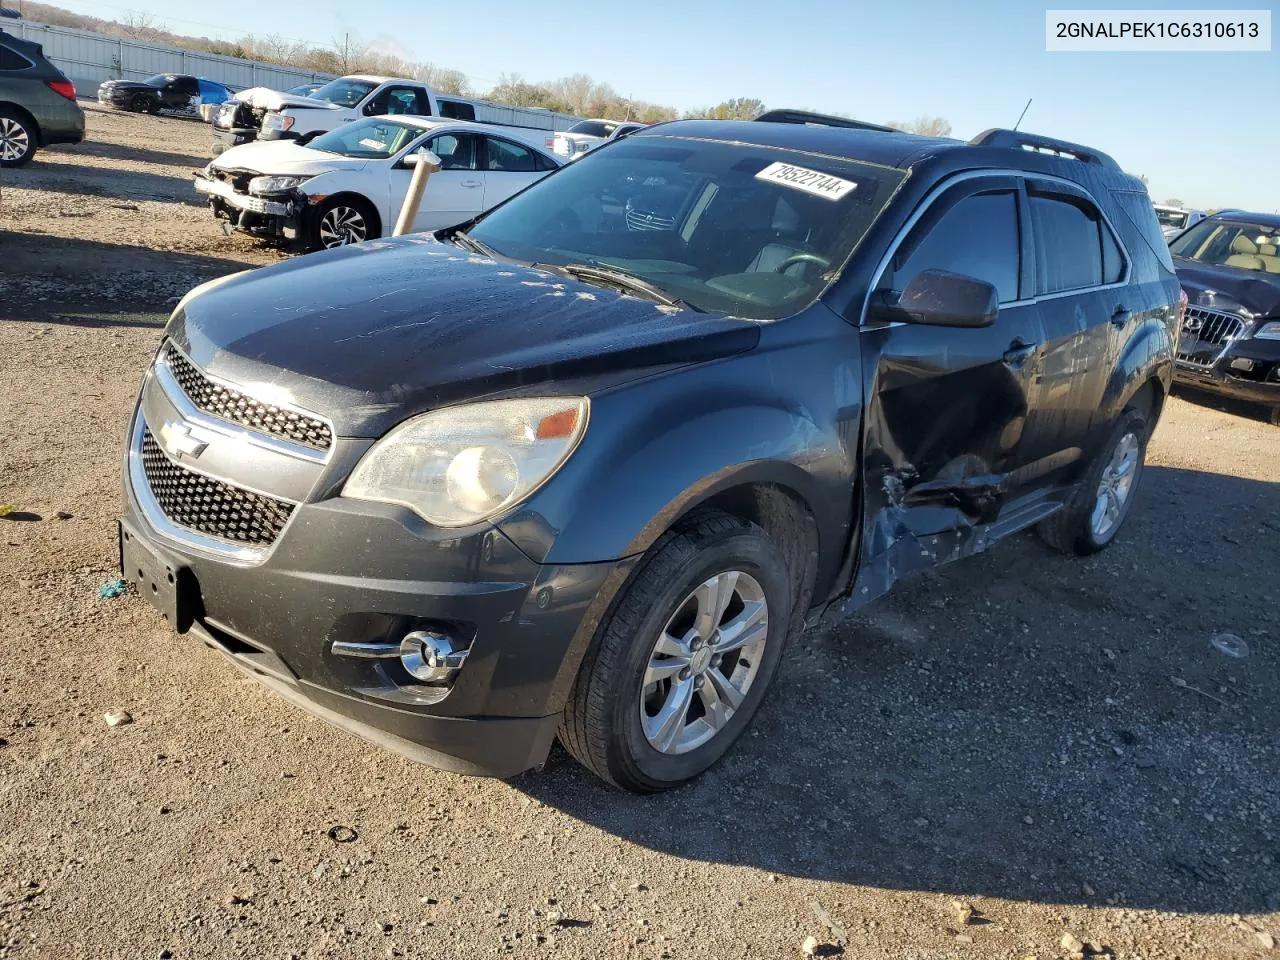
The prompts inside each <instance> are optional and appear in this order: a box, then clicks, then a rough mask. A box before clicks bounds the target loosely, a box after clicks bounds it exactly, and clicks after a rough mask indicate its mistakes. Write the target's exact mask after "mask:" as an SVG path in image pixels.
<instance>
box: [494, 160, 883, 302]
mask: <svg viewBox="0 0 1280 960" xmlns="http://www.w3.org/2000/svg"><path fill="white" fill-rule="evenodd" d="M902 178H903V173H902V171H900V170H894V169H891V168H887V167H879V166H873V165H871V164H867V163H859V162H857V161H853V160H843V159H835V158H832V157H825V156H817V155H813V154H806V153H796V152H792V151H788V150H779V149H776V148H773V147H757V146H752V145H749V144H742V143H734V144H728V143H710V142H706V141H692V140H682V139H677V138H672V137H662V138H658V137H652V136H644V137H627V138H626V139H624V140H619V141H616V142H615V143H614V144H613V145H611V146H610V147H609V149H607V150H601V151H599V152H592V153H589V154H587V155H586V156H585V157H584V158H583V159H582V160H579V161H575V162H574V163H572V164H570V165H568V166H566V167H563V168H561V170H560V171H559V172H557V173H555V174H553V175H552V176H550V177H548V178H546V179H545V180H541V181H539V182H538V183H536V184H534V185H533V186H532V187H530V188H528V189H527V190H525V191H523V192H522V193H520V194H518V195H516V196H515V197H514V198H512V200H511V201H510V202H508V203H506V204H503V205H502V206H500V207H498V208H496V209H495V210H493V211H492V212H490V213H489V214H487V215H485V216H484V217H482V218H481V219H480V221H479V222H478V223H477V224H476V226H475V227H473V228H472V230H471V231H470V233H471V236H473V237H474V238H475V239H476V240H479V241H480V242H481V243H484V244H485V245H487V246H488V247H490V248H491V249H492V250H494V251H495V253H497V254H498V255H499V256H507V257H510V258H512V259H515V260H520V261H525V262H536V263H539V264H542V265H546V266H551V267H555V266H565V265H581V264H588V265H592V266H597V267H607V268H611V269H614V270H621V271H624V272H625V273H628V274H630V275H632V276H633V277H637V278H639V279H641V280H643V281H645V282H647V283H648V284H650V285H652V286H654V287H657V288H659V289H661V290H662V291H663V292H664V293H665V294H666V295H668V296H669V297H670V298H671V299H678V300H682V301H684V302H686V303H688V304H689V305H691V306H693V307H696V308H698V309H702V310H708V311H716V312H722V313H730V314H733V315H735V316H741V317H747V318H750V319H757V320H773V319H777V318H779V317H784V316H789V315H790V314H792V313H795V312H797V311H798V310H800V309H802V308H803V307H805V306H806V305H808V304H809V303H811V302H813V300H814V299H815V298H816V297H817V296H818V295H819V294H820V293H821V292H822V291H823V290H824V289H825V288H826V286H827V284H828V283H830V282H831V280H832V279H834V278H835V276H836V275H837V274H838V273H839V271H840V269H841V267H842V266H843V265H844V263H845V261H846V260H847V259H848V257H849V255H850V253H851V252H852V251H853V249H854V247H855V246H856V245H857V243H858V241H859V240H860V239H861V238H862V236H863V234H865V233H866V231H867V228H868V227H869V226H870V225H871V223H872V222H873V221H874V220H875V218H876V217H877V216H878V215H879V213H880V211H881V210H883V209H884V206H885V204H886V203H887V202H888V200H889V198H890V197H891V196H892V194H893V191H894V190H895V189H896V188H897V186H898V185H899V183H901V181H902Z"/></svg>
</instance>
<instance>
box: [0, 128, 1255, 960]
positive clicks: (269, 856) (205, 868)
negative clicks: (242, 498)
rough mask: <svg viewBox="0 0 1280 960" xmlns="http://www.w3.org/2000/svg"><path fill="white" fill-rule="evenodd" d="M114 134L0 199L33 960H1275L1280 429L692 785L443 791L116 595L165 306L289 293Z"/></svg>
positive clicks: (791, 706)
mask: <svg viewBox="0 0 1280 960" xmlns="http://www.w3.org/2000/svg"><path fill="white" fill-rule="evenodd" d="M89 135H90V142H88V143H86V144H84V145H83V146H80V147H75V148H67V149H57V150H50V151H47V152H45V153H43V154H42V155H41V156H40V158H39V159H38V160H37V162H36V163H35V164H34V165H33V166H31V167H29V168H27V169H26V170H22V171H6V172H5V173H6V175H5V177H4V179H3V181H2V182H0V188H2V189H3V200H2V201H0V203H2V204H3V205H2V206H0V503H8V504H12V505H14V507H15V508H16V510H17V512H16V513H14V514H11V515H10V517H9V518H7V519H0V544H3V546H2V547H0V604H2V606H0V610H2V611H3V612H0V957H5V958H10V957H24V958H25V957H49V958H60V960H62V958H69V957H74V958H80V957H85V958H90V957H91V958H107V957H122V958H123V957H128V958H139V957H142V958H145V957H151V958H157V957H159V958H169V957H172V958H186V957H248V958H259V957H261V958H282V960H283V958H287V957H308V958H309V957H343V958H346V957H385V956H406V957H425V958H445V957H449V958H453V957H457V958H472V957H477V956H492V955H501V954H505V953H512V954H515V955H530V956H535V955H548V956H556V957H566V958H570V957H580V958H599V957H615V956H617V957H637V958H694V957H697V958H703V957H713V958H736V957H799V956H800V955H801V954H800V950H801V944H802V942H803V941H804V940H805V938H806V937H808V936H814V937H816V938H817V940H818V941H819V942H820V943H821V944H823V947H821V948H820V949H819V953H820V954H823V953H825V954H827V955H835V954H837V953H839V952H841V951H843V954H844V955H845V956H847V957H855V958H884V960H890V958H892V960H905V958H951V957H954V958H970V957H972V958H988V957H991V958H1011V960H1019V958H1024V957H1031V956H1034V957H1038V958H1040V960H1049V958H1056V957H1063V956H1066V955H1067V954H1068V953H1069V952H1070V949H1069V948H1070V946H1072V944H1071V943H1070V941H1069V940H1068V941H1067V944H1068V945H1067V946H1064V945H1063V941H1064V935H1070V936H1071V937H1076V938H1078V939H1079V940H1080V941H1082V942H1083V943H1084V944H1086V949H1089V948H1088V947H1087V944H1089V943H1092V944H1093V945H1094V947H1096V948H1097V950H1098V951H1099V952H1103V954H1104V955H1106V953H1107V952H1109V953H1113V954H1114V955H1115V956H1116V957H1123V958H1129V960H1137V958H1142V960H1156V958H1182V960H1190V958H1199V957H1204V958H1215V960H1216V958H1235V957H1255V956H1257V957H1262V956H1269V955H1272V954H1270V953H1268V951H1269V949H1270V948H1271V944H1273V943H1274V942H1275V941H1280V912H1278V911H1280V784H1278V782H1277V771H1278V770H1280V766H1278V764H1277V761H1278V760H1280V757H1278V756H1277V734H1280V710H1278V709H1277V706H1278V704H1280V694H1278V693H1277V690H1278V683H1280V614H1278V613H1277V610H1278V606H1277V601H1278V600H1280V583H1278V582H1277V580H1276V575H1277V572H1278V571H1280V562H1277V561H1278V560H1280V456H1278V454H1280V430H1277V429H1276V428H1273V427H1270V426H1268V425H1266V424H1265V423H1263V422H1261V421H1260V420H1259V419H1257V418H1254V417H1251V416H1249V415H1248V414H1249V412H1248V411H1231V412H1222V411H1219V410H1217V409H1215V408H1213V407H1212V406H1208V405H1204V404H1202V403H1201V402H1191V401H1189V400H1187V399H1180V398H1177V397H1175V398H1173V399H1171V400H1170V402H1169V404H1168V407H1167V409H1166V412H1165V416H1164V419H1163V421H1162V422H1161V424H1160V427H1159V430H1158V432H1157V434H1156V436H1155V438H1154V441H1153V443H1152V446H1151V451H1150V460H1149V462H1150V468H1149V470H1148V472H1147V474H1146V478H1145V480H1144V483H1143V489H1142V492H1141V496H1140V501H1139V503H1138V504H1137V506H1136V507H1135V510H1134V513H1133V514H1132V516H1131V517H1130V519H1129V522H1128V525H1127V527H1126V528H1125V530H1124V531H1123V534H1122V536H1121V537H1120V539H1119V541H1118V542H1117V543H1116V544H1115V545H1114V546H1113V548H1112V549H1110V550H1109V551H1107V552H1106V553H1105V554H1103V555H1101V556H1099V557H1097V558H1093V559H1090V560H1085V561H1081V560H1074V559H1068V558H1066V557H1062V556H1060V555H1057V554H1054V553H1052V552H1050V551H1049V550H1048V549H1046V548H1045V547H1043V546H1042V545H1041V544H1040V543H1039V541H1038V540H1036V538H1035V537H1034V536H1032V535H1026V536H1022V537H1019V538H1016V539H1015V540H1014V541H1013V542H1011V543H1008V544H1006V545H1003V546H1001V547H1000V548H998V549H997V550H995V551H993V552H992V553H990V554H987V555H985V556H982V557H979V558H977V559H974V560H972V561H969V562H967V563H964V564H960V565H956V566H953V567H949V568H946V569H943V570H941V571H940V572H938V573H937V574H935V575H931V576H929V577H926V578H924V579H921V580H917V581H915V582H913V583H909V584H906V585H904V586H903V587H902V588H901V589H899V590H898V591H897V592H896V593H895V594H893V595H892V596H890V597H889V598H886V599H885V600H884V601H881V602H880V603H878V604H876V605H875V606H874V607H872V608H871V609H869V610H868V611H866V612H865V613H864V614H863V615H861V616H859V617H857V618H856V619H854V620H852V621H845V622H843V623H833V624H827V625H825V626H823V627H822V628H820V629H817V630H814V631H811V632H810V633H808V634H806V635H803V636H800V637H797V638H795V639H794V640H793V641H792V646H791V647H790V651H789V655H788V659H787V661H786V662H785V664H784V667H783V670H782V673H781V675H780V678H779V682H778V684H777V686H776V689H775V690H774V692H773V694H772V696H771V698H770V699H769V701H768V702H767V703H766V705H765V708H764V710H763V712H762V715H761V716H760V717H759V719H758V721H757V723H756V724H755V727H754V730H753V732H752V733H751V734H750V735H749V736H748V737H746V738H744V740H743V742H742V743H741V745H740V746H739V748H738V749H737V750H736V751H735V752H734V753H733V754H732V755H731V756H730V757H729V759H728V760H727V761H726V762H725V763H723V764H722V765H721V766H720V767H718V768H716V769H715V770H714V771H712V772H711V773H710V774H709V775H708V776H706V777H705V778H704V779H702V780H701V781H700V782H698V783H696V784H694V785H692V786H690V787H688V788H686V789H683V790H680V791H677V792H675V793H672V794H670V795H666V796H662V797H657V798H647V799H643V798H636V797H631V796H625V795H622V794H619V793H616V792H613V791H611V790H609V789H606V788H605V787H603V786H601V785H600V784H599V783H597V782H596V781H594V780H593V779H591V778H590V777H588V776H587V775H586V774H584V773H583V772H582V771H581V770H580V769H578V768H577V767H576V766H575V765H574V764H573V763H571V762H570V761H569V760H568V759H567V758H566V757H565V755H564V754H562V753H560V752H558V751H557V752H556V753H554V754H553V756H552V759H551V762H550V763H549V764H548V765H547V767H546V769H545V770H544V771H543V772H542V773H540V774H529V775H526V776H523V777H521V778H518V779H516V780H514V781H512V782H498V781H485V780H470V779H463V778H459V777H455V776H451V775H447V774H442V773H437V772H435V771H432V770H430V769H427V768H424V767H420V766H415V765H413V764H411V763H409V762H407V761H404V760H401V759H399V758H398V757H395V756H392V755H389V754H386V753H382V752H379V751H378V750H376V749H374V748H371V747H369V746H366V745H365V744H364V743H363V742H361V741H358V740H356V739H354V738H353V737H351V736H348V735H346V734H343V733H339V732H336V731H334V730H332V729H330V728H329V727H327V726H325V725H324V724H323V723H321V722H319V721H314V720H310V719H308V718H306V717H304V716H303V715H301V714H299V713H297V712H296V711H294V710H293V709H292V708H290V707H288V706H286V705H285V704H283V703H282V702H280V701H278V700H277V699H275V698H274V697H272V696H271V695H269V694H268V693H266V692H265V691H263V690H262V689H260V688H259V687H258V686H256V685H255V684H254V683H253V682H252V681H249V680H246V679H243V678H242V677H241V675H240V674H239V673H237V672H236V671H235V670H234V669H233V668H232V667H231V666H230V665H228V664H227V663H225V662H224V661H223V660H222V659H220V658H219V656H218V655H216V654H215V653H213V652H211V651H209V650H207V649H206V648H205V647H203V646H202V645H200V644H198V643H196V642H194V641H192V640H190V639H189V638H177V637H174V636H172V635H171V634H170V633H169V632H168V630H167V629H166V628H165V627H164V626H163V624H162V623H161V621H160V620H159V618H158V616H157V615H156V614H154V613H153V612H152V611H151V609H150V608H149V607H148V606H146V605H145V604H144V603H143V602H142V601H140V600H138V599H136V598H133V597H128V596H126V597H122V598H119V599H113V600H99V599H98V598H97V589H98V587H99V585H100V584H102V583H104V582H106V581H109V580H112V579H114V577H115V573H114V570H113V563H114V551H115V540H114V536H115V534H114V529H113V526H112V524H113V519H114V517H115V516H116V514H117V511H118V503H119V493H118V459H119V451H120V446H121V441H122V432H123V428H124V424H125V419H126V416H127V414H128V411H129V407H130V404H131V403H132V401H133V392H134V389H135V386H136V384H137V382H138V379H139V376H140V374H141V372H142V370H143V368H144V366H145V364H146V363H147V361H148V359H149V356H150V354H151V352H152V351H153V350H154V348H155V346H156V344H157V342H158V340H159V337H160V327H159V324H160V323H161V322H162V321H163V315H164V313H165V312H166V311H167V306H166V302H167V301H168V299H169V298H171V297H176V296H178V295H180V294H181V293H183V292H185V290H186V289H187V288H188V287H190V286H191V285H192V284H193V283H195V282H197V281H199V280H201V279H205V278H207V277H211V276H216V275H218V274H220V273H224V272H227V271H230V270H238V269H243V268H244V267H249V266H255V265H259V264H263V263H268V262H271V261H272V260H274V259H276V255H275V254H273V253H271V252H270V251H266V250H263V249H261V248H257V247H255V246H254V245H253V244H252V243H250V242H247V241H244V240H240V239H234V238H227V237H224V236H222V234H221V233H220V232H219V231H218V230H217V229H216V228H215V226H214V224H213V221H212V219H211V218H210V217H209V216H208V214H207V213H206V212H205V211H204V210H203V209H202V208H201V207H199V206H198V205H196V204H195V203H194V201H193V194H192V191H191V188H190V184H189V176H188V171H189V170H190V168H191V167H193V166H195V165H198V164H200V163H202V162H203V158H204V157H205V155H206V148H207V131H206V129H205V128H204V127H203V126H201V125H199V124H196V123H190V122H184V121H178V120H166V119H157V118H152V117H129V116H120V115H114V114H104V113H101V112H99V111H97V110H96V109H95V110H92V111H91V112H90V115H89ZM59 511H62V512H63V513H65V514H69V515H70V516H69V518H67V519H59V516H60V514H59ZM1222 632H1229V633H1232V634H1236V635H1238V636H1239V637H1241V638H1243V639H1244V640H1245V641H1246V643H1247V645H1248V648H1249V652H1248V655H1247V657H1245V658H1243V659H1238V658H1231V657H1228V656H1225V655H1224V654H1223V653H1220V652H1218V650H1216V649H1215V648H1214V647H1213V646H1211V644H1210V638H1211V637H1212V636H1213V635H1215V634H1218V633H1222ZM120 709H122V710H127V711H129V712H130V713H131V714H132V716H133V719H134V722H133V723H132V724H129V725H124V726H118V727H115V728H111V727H108V726H107V724H106V723H105V722H104V720H103V715H104V713H106V712H107V711H110V710H120ZM339 825H341V826H343V827H349V828H351V830H352V831H354V833H355V835H356V836H355V839H354V840H353V841H352V842H349V843H337V842H335V841H334V840H332V839H330V836H329V835H328V832H329V831H330V829H331V828H333V827H335V826H339ZM338 836H339V837H340V838H345V837H344V835H343V834H338ZM954 900H961V901H964V902H965V903H968V904H971V905H972V906H973V907H974V908H975V909H976V910H977V911H978V912H977V914H976V915H975V917H974V918H973V919H974V921H975V922H971V923H968V924H963V923H961V922H960V919H959V917H958V916H957V915H956V912H955V910H954V908H953V906H952V901H954ZM1272 937H1274V938H1275V941H1273V939H1272ZM1277 949H1280V948H1277ZM1278 955H1280V954H1278Z"/></svg>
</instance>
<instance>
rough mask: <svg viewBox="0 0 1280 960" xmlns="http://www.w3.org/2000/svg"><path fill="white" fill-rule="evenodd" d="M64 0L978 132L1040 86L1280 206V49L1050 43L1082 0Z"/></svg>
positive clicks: (1033, 116) (1188, 181) (1169, 168)
mask: <svg viewBox="0 0 1280 960" xmlns="http://www.w3.org/2000/svg"><path fill="white" fill-rule="evenodd" d="M50 2H54V3H57V4H58V5H60V6H63V7H66V8H69V9H73V10H76V11H78V12H81V13H86V14H91V15H94V16H100V17H107V18H112V17H115V18H119V17H121V16H123V15H124V14H126V13H128V12H130V11H137V12H145V13H148V14H151V15H152V16H154V17H155V18H156V19H158V20H160V21H163V22H165V23H166V24H167V25H168V26H169V28H170V29H173V30H175V31H177V32H184V33H187V32H189V33H195V34H201V35H206V36H221V37H224V38H227V39H234V38H235V37H236V36H238V35H241V34H243V33H254V34H258V35H266V34H271V33H278V34H280V35H282V36H287V37H291V38H295V39H301V40H306V41H309V42H314V43H317V44H328V43H330V42H332V40H333V38H334V37H335V36H341V34H342V33H343V31H344V30H349V31H350V32H351V33H352V34H353V36H358V37H359V38H360V39H361V40H363V41H368V42H372V43H375V44H379V45H384V46H385V47H386V48H387V49H388V50H389V51H394V52H396V53H399V54H400V55H402V56H406V57H408V58H410V59H413V60H427V61H431V62H433V63H436V64H439V65H440V66H444V67H453V68H457V69H460V70H462V71H463V72H465V73H466V74H467V75H468V76H470V77H471V78H472V83H473V84H474V85H475V86H477V87H478V88H480V89H484V88H487V87H488V86H491V85H492V84H493V83H494V81H496V79H497V77H498V75H499V74H500V73H518V74H521V75H523V77H524V78H525V79H526V80H539V79H552V78H555V77H559V76H564V75H567V74H571V73H587V74H590V75H591V76H592V77H593V78H594V79H596V80H599V81H605V82H608V83H609V84H611V85H612V86H613V87H614V88H615V89H616V90H617V91H618V92H619V93H621V94H623V95H626V96H633V97H635V98H637V99H644V100H650V101H654V102H656V103H668V104H673V105H675V106H677V107H680V108H682V109H683V108H689V107H696V106H703V105H709V104H714V103H718V102H719V101H721V100H725V99H727V98H730V97H735V96H748V97H759V98H760V99H761V100H763V101H764V102H765V103H766V104H768V105H769V106H791V107H809V108H812V109H818V110H838V111H843V112H847V113H851V114H853V115H854V116H857V117H860V118H863V119H866V120H871V121H876V122H883V121H886V120H910V119H912V118H914V117H916V116H919V115H921V114H931V115H938V116H942V117H946V118H947V120H949V121H950V122H951V125H952V127H953V131H954V135H955V136H958V137H963V138H966V139H967V138H969V137H971V136H973V135H974V134H976V133H978V132H979V131H981V130H984V129H986V128H988V127H993V126H1011V125H1012V124H1013V122H1014V121H1015V120H1016V119H1017V117H1018V113H1019V111H1021V110H1022V107H1023V105H1024V104H1025V103H1026V100H1027V98H1028V97H1032V98H1034V102H1033V103H1032V105H1031V109H1030V111H1029V112H1028V114H1027V118H1026V120H1025V121H1024V122H1023V129H1027V130H1032V131H1035V132H1037V133H1044V134H1047V135H1050V136H1056V137H1059V138H1062V139H1066V140H1076V141H1080V142H1083V143H1087V144H1091V145H1093V146H1096V147H1098V148H1099V149H1102V150H1105V151H1107V152H1109V153H1111V154H1112V155H1113V156H1114V157H1115V158H1116V159H1117V160H1118V161H1119V162H1120V164H1121V165H1122V166H1123V167H1124V168H1125V169H1126V170H1129V171H1130V172H1132V173H1140V174H1145V175H1146V176H1147V177H1148V178H1149V179H1150V190H1151V194H1152V197H1153V199H1155V200H1156V201H1157V202H1159V201H1162V200H1164V199H1166V198H1170V197H1177V198H1179V199H1181V200H1183V201H1185V202H1186V203H1188V204H1191V205H1193V206H1238V207H1245V208H1250V209H1260V210H1266V211H1272V210H1280V122H1278V121H1280V110H1278V108H1277V101H1276V95H1277V92H1278V91H1280V50H1277V49H1273V50H1272V52H1270V53H1234V54H1233V53H1048V52H1046V51H1045V49H1044V36H1045V33H1044V31H1045V28H1044V17H1045V7H1046V6H1053V7H1055V8H1063V7H1068V6H1070V5H1069V4H1067V3H1064V2H1061V0H1053V2H1052V3H1047V4H1035V3H1027V2H1025V0H971V2H970V3H957V2H954V0H917V2H912V3H878V4H868V3H859V2H856V0H789V2H786V3H781V2H778V0H644V2H627V3H623V2H621V0H592V2H588V0H554V2H552V3H543V4H537V3H533V4H531V3H529V2H527V0H518V2H517V0H478V2H472V3H466V2H462V3H459V2H453V3H435V2H423V0H361V2H359V3H354V4H353V3H352V2H351V0H218V2H217V3H204V4H200V5H198V6H197V5H195V4H188V3H175V2H174V0H50ZM1158 2H1159V3H1160V5H1161V6H1162V7H1164V8H1176V7H1181V8H1186V9H1194V8H1195V5H1194V4H1190V5H1189V4H1186V3H1181V4H1180V3H1176V2H1174V0H1158ZM1269 2H1270V0H1262V2H1257V0H1255V2H1254V3H1252V4H1250V3H1247V2H1245V3H1238V4H1232V6H1233V7H1250V6H1252V7H1255V8H1259V7H1263V6H1264V3H1269ZM1137 5H1138V4H1128V5H1126V4H1104V3H1099V2H1097V0H1094V2H1092V3H1090V2H1088V0H1086V2H1084V3H1079V4H1076V5H1075V6H1077V7H1083V8H1103V7H1108V6H1109V7H1112V8H1115V9H1124V8H1126V7H1131V6H1137ZM1200 6H1201V7H1202V8H1203V7H1211V8H1215V9H1216V8H1217V7H1216V6H1215V5H1214V4H1212V3H1207V2H1205V0H1201V3H1200ZM1273 20H1277V21H1280V18H1275V17H1274V14H1273Z"/></svg>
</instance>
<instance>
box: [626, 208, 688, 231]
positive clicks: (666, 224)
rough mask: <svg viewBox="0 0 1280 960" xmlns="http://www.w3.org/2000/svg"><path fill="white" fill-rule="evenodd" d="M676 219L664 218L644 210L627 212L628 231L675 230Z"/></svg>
mask: <svg viewBox="0 0 1280 960" xmlns="http://www.w3.org/2000/svg"><path fill="white" fill-rule="evenodd" d="M675 228H676V218H675V217H663V216H659V215H658V214H656V213H647V212H645V211H642V210H630V209H629V210H627V229H628V230H674V229H675Z"/></svg>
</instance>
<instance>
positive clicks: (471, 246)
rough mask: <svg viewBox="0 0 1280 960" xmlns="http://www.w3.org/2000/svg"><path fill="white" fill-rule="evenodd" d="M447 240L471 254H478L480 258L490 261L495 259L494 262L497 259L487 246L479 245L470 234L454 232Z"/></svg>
mask: <svg viewBox="0 0 1280 960" xmlns="http://www.w3.org/2000/svg"><path fill="white" fill-rule="evenodd" d="M449 239H450V240H452V241H453V242H454V243H456V244H457V245H458V246H460V247H466V248H467V249H468V250H470V251H471V252H472V253H478V254H480V255H481V256H484V257H489V258H490V259H495V260H496V259H497V257H498V255H497V254H496V253H494V252H493V250H491V249H490V248H489V247H488V246H486V245H485V244H483V243H481V242H480V241H479V240H476V239H475V238H474V237H472V236H471V235H470V234H466V233H463V232H462V231H461V230H458V231H456V232H455V233H454V234H453V236H451V237H450V238H449Z"/></svg>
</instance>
